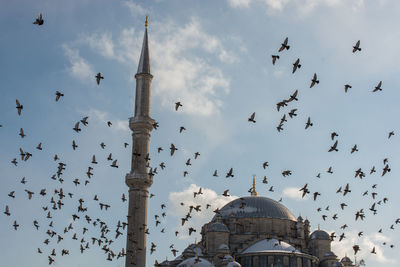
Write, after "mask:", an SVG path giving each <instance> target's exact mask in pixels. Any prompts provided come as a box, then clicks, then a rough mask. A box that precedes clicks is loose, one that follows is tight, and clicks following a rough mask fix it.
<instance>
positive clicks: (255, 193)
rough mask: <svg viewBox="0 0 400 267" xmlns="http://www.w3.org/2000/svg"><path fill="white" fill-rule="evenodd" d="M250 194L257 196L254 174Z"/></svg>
mask: <svg viewBox="0 0 400 267" xmlns="http://www.w3.org/2000/svg"><path fill="white" fill-rule="evenodd" d="M251 195H252V196H257V191H256V175H255V174H253V189H252V190H251Z"/></svg>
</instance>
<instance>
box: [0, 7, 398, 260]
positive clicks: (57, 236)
mask: <svg viewBox="0 0 400 267" xmlns="http://www.w3.org/2000/svg"><path fill="white" fill-rule="evenodd" d="M33 23H34V24H36V25H38V26H40V25H43V24H44V20H43V16H42V14H39V16H38V17H37V18H36V20H35V21H34V22H33ZM289 48H290V45H289V40H288V38H286V39H285V40H284V41H283V43H282V44H281V46H280V48H279V50H278V52H279V53H281V52H284V51H285V50H289ZM360 51H361V47H360V41H357V42H356V44H355V45H354V46H353V50H352V52H353V53H357V52H360ZM279 58H280V56H279V55H272V64H273V65H275V64H276V63H277V60H279ZM300 68H301V64H300V59H299V58H298V59H297V60H296V61H295V62H294V63H293V69H292V73H293V74H294V73H295V72H296V71H297V70H298V69H300ZM103 79H104V77H103V76H102V74H101V73H100V72H99V73H97V75H96V76H95V81H96V83H97V85H100V82H101V80H103ZM319 82H320V81H319V80H318V76H317V74H316V73H314V75H313V77H312V79H311V83H310V88H312V87H314V86H316V85H318V84H319ZM381 86H382V81H380V82H379V83H378V84H377V86H376V87H375V88H374V89H373V90H372V92H377V91H382V87H381ZM351 88H352V87H351V85H349V84H345V85H344V90H345V92H347V91H348V90H349V89H351ZM55 96H56V98H55V101H56V102H58V101H60V100H62V98H63V97H64V94H63V93H62V92H60V91H56V92H55ZM293 101H298V90H296V91H295V92H294V93H293V94H291V95H290V96H289V98H287V99H284V100H282V101H280V102H278V103H277V111H278V112H280V111H281V110H282V109H283V108H284V107H286V106H288V105H289V104H290V103H291V102H293ZM182 107H183V103H181V102H179V101H178V102H176V103H175V111H176V112H179V110H180V109H181V108H182ZM16 109H17V114H18V116H23V111H24V106H23V104H22V103H21V102H20V101H19V100H18V99H17V100H16ZM296 111H297V109H291V110H290V111H289V112H288V114H287V115H288V117H289V118H293V117H295V116H297V114H296ZM248 122H250V123H256V113H255V112H253V113H252V114H251V115H250V117H249V118H248ZM285 122H287V117H286V114H284V115H283V117H282V118H281V120H280V123H279V125H278V126H277V127H276V128H277V130H278V132H280V131H282V130H283V126H284V123H285ZM88 124H89V117H88V116H86V117H84V118H82V119H79V120H78V121H77V122H76V123H75V125H74V126H73V127H72V130H73V131H74V132H76V133H80V132H81V130H82V128H81V127H82V126H84V127H87V126H88ZM1 126H2V125H1ZM107 126H108V127H111V126H112V122H111V121H108V122H107ZM153 126H154V129H157V128H158V126H159V125H158V122H155V123H154V125H153ZM312 126H313V123H312V121H311V118H310V117H308V119H307V121H306V123H305V129H308V128H309V127H312ZM178 131H179V133H182V132H183V131H186V128H185V127H184V126H180V127H179V129H178ZM393 135H394V131H391V132H390V133H389V134H388V138H389V139H390V138H391V137H392V136H393ZM19 136H20V137H21V138H22V139H23V138H25V137H26V136H27V135H26V134H25V131H24V129H23V128H20V131H19ZM338 136H339V135H338V134H337V133H336V132H332V133H331V136H330V137H331V141H332V142H333V144H332V146H330V147H329V148H327V152H329V153H331V152H332V153H334V152H338V151H339V149H338V139H337V138H338ZM71 143H72V149H73V150H76V149H78V143H77V141H76V140H72V142H71ZM123 146H124V148H127V147H128V146H129V144H128V143H123ZM100 147H101V148H102V149H105V147H106V144H105V143H104V142H101V143H100ZM36 149H37V150H38V151H43V150H45V147H44V145H43V144H42V143H41V142H40V143H39V144H38V145H37V146H36ZM178 149H179V148H178V147H176V146H175V145H174V144H173V143H171V144H170V146H169V152H170V153H169V154H170V156H171V157H172V156H174V154H175V152H176V151H177V150H178ZM163 150H164V148H163V147H158V148H157V154H159V153H160V152H161V151H163ZM356 152H358V146H357V144H355V145H354V146H353V147H352V148H351V149H350V153H356ZM33 154H34V153H31V152H28V151H26V150H25V149H23V148H20V149H19V155H18V156H16V157H14V158H13V159H12V160H11V164H13V165H14V166H16V167H18V166H19V164H21V163H23V162H26V161H28V160H29V159H30V158H31V157H33ZM133 156H134V157H140V156H142V157H145V159H146V162H148V167H149V175H151V176H154V175H156V174H158V171H157V168H158V167H160V168H161V170H164V169H165V168H166V164H165V162H164V161H163V162H161V163H159V164H158V166H157V167H155V166H150V155H140V154H135V152H134V153H133ZM199 156H200V152H195V153H194V155H193V158H188V159H187V160H186V162H185V167H188V166H191V165H192V160H196V159H197V158H198V157H199ZM91 158H92V161H91V162H90V164H91V165H90V166H88V168H87V172H86V178H85V179H82V178H81V179H79V178H75V179H73V180H71V181H68V182H71V183H73V185H74V187H79V186H87V185H88V184H89V183H90V181H91V178H92V177H93V175H94V173H93V172H92V171H93V170H94V166H95V165H97V164H98V162H97V158H96V155H92V156H91ZM53 159H54V161H55V162H57V164H58V167H57V169H56V170H55V173H54V175H52V177H51V179H52V180H54V181H56V182H59V183H60V187H58V188H55V189H54V190H49V189H48V188H43V189H41V190H40V191H39V192H33V191H30V190H28V189H27V188H24V192H25V193H26V196H27V200H28V201H29V200H31V199H32V198H34V197H36V196H37V195H39V196H38V197H42V198H45V197H46V196H47V201H48V202H47V203H46V204H44V205H43V206H42V207H41V209H42V210H43V212H44V214H45V215H44V216H45V218H46V220H47V222H46V224H44V223H39V221H38V220H37V219H34V220H33V221H32V226H33V229H35V230H37V231H44V232H45V233H46V234H47V235H48V237H47V238H46V239H45V240H43V242H42V245H41V246H40V245H39V246H38V247H37V248H36V250H37V253H39V254H43V251H44V249H43V246H46V248H47V249H46V251H48V253H47V258H48V262H49V264H50V265H51V264H53V263H54V262H55V261H56V257H57V255H59V256H65V255H69V253H70V251H69V250H68V249H66V248H63V249H61V250H60V251H56V249H55V248H51V244H59V243H60V242H62V241H63V240H64V239H65V238H67V235H68V234H69V235H70V238H72V239H73V240H75V241H76V242H77V245H78V246H79V250H80V252H81V253H85V251H87V250H88V249H89V248H91V247H95V246H96V247H99V248H100V249H101V250H102V251H104V253H105V254H106V255H107V256H106V259H107V260H108V261H112V260H114V258H117V259H118V258H121V257H124V256H125V255H126V252H125V251H124V249H123V248H122V249H121V250H120V251H114V250H113V249H112V244H113V243H114V242H115V240H117V239H118V238H120V236H123V235H124V234H125V233H124V231H125V229H127V227H126V226H127V222H125V221H121V220H118V221H117V222H116V223H115V227H112V226H111V225H109V224H107V223H106V222H105V221H104V220H102V219H101V218H94V217H92V216H90V213H89V211H88V208H87V206H85V203H87V202H89V201H95V202H97V203H98V205H99V209H100V210H103V211H107V210H108V209H110V208H111V205H110V204H109V203H106V202H104V201H101V200H100V198H99V196H98V195H94V196H93V197H90V196H89V194H88V195H87V198H86V199H83V198H79V199H76V197H75V196H74V194H75V193H74V192H73V191H72V190H71V191H70V192H66V190H64V189H63V187H62V184H63V182H64V181H65V179H64V177H63V173H64V171H65V170H66V166H67V165H68V164H67V163H65V162H63V161H61V159H60V157H59V156H58V155H57V154H55V155H54V157H53ZM107 161H109V162H110V164H109V166H110V167H112V168H118V161H117V159H115V158H113V155H112V153H109V155H108V157H107ZM261 167H262V168H263V169H266V168H268V167H269V164H268V162H263V163H262V166H261ZM377 171H378V170H377V168H376V167H375V166H372V167H371V169H370V170H368V171H367V170H362V169H361V168H358V169H356V170H355V173H354V177H355V178H357V177H358V178H360V179H363V178H364V177H365V176H366V173H369V175H373V174H374V173H376V172H377ZM390 171H391V168H390V165H389V159H388V158H385V159H383V165H382V168H381V176H385V175H386V174H387V173H389V172H390ZM218 172H219V171H218V170H214V171H213V172H212V177H219V174H218ZM327 173H329V174H332V173H333V170H332V167H329V169H328V170H327ZM291 174H292V171H291V170H284V171H283V172H282V176H283V177H287V176H290V175H291ZM187 175H188V171H187V170H184V171H183V176H184V177H186V176H187ZM224 177H225V178H233V177H235V175H234V169H233V168H230V169H229V170H227V172H226V174H225V175H224ZM316 177H317V178H321V173H318V174H317V175H316ZM261 181H262V183H263V184H268V179H267V177H266V176H264V178H263V179H262V180H261ZM20 183H21V184H23V185H25V184H26V183H27V179H26V177H23V178H22V179H21V180H20ZM377 186H378V185H377V184H374V185H373V186H372V188H371V189H368V190H366V191H365V192H363V194H362V195H363V196H364V197H368V196H370V197H371V198H372V201H373V203H372V205H371V206H369V207H364V208H361V209H359V210H357V211H356V212H355V214H354V219H355V221H357V220H364V219H365V218H366V212H367V211H368V210H369V211H370V212H371V213H372V214H373V215H376V214H377V212H378V208H379V206H382V205H384V204H386V203H387V202H388V201H389V198H388V197H387V196H384V197H382V198H378V196H377V195H378V193H377V192H376V188H377ZM269 191H270V192H274V189H273V186H270V188H269ZM249 192H252V188H250V189H249ZM351 192H352V188H351V186H350V183H346V184H345V185H341V186H340V187H339V188H338V189H337V190H336V194H342V196H343V197H345V196H346V195H347V194H350V193H351ZM299 193H301V195H302V197H306V196H307V195H309V194H310V195H312V199H313V200H314V201H317V200H318V197H319V196H320V195H321V194H322V192H317V191H315V192H312V191H311V188H310V186H309V184H308V183H306V184H304V186H303V187H302V188H300V189H299ZM18 194H19V192H17V191H16V190H12V191H10V193H9V194H8V197H9V198H10V200H11V199H15V198H16V196H17V195H18ZM202 194H203V189H202V188H201V187H200V188H199V189H198V190H196V191H194V192H193V199H195V198H196V197H197V196H199V195H202ZM221 195H223V196H225V197H228V196H230V194H229V189H226V190H224V192H223V193H222V194H221ZM152 197H154V194H152V193H151V194H150V198H152ZM89 198H90V199H89ZM67 201H71V202H74V203H75V204H76V212H73V214H71V218H72V220H73V222H71V223H69V224H68V225H62V226H59V225H56V223H55V222H54V220H53V216H54V214H55V213H57V212H62V211H61V210H63V206H64V205H65V202H67ZM121 201H122V202H126V201H127V198H126V196H125V194H124V193H123V194H122V196H121ZM280 201H282V198H281V199H280ZM180 205H181V206H187V214H186V215H185V216H184V217H182V218H181V226H184V225H185V223H186V222H188V221H189V220H190V219H191V218H192V214H193V212H196V213H197V212H201V211H202V208H204V207H202V206H201V205H187V204H186V203H183V202H181V203H180ZM347 206H348V205H347V203H346V202H345V201H344V200H343V202H341V203H340V209H341V210H345V209H346V207H347ZM160 207H161V214H155V215H154V223H155V226H156V227H158V226H159V225H161V224H162V222H161V220H160V218H165V217H166V216H167V214H166V211H165V210H164V209H165V208H166V204H165V203H162V204H161V205H160ZM209 208H212V209H213V211H214V212H215V213H219V207H212V203H207V204H206V206H205V209H209ZM240 208H245V203H244V202H243V205H242V206H241V207H240ZM329 208H330V207H329V206H326V207H322V206H321V207H319V208H318V209H317V212H318V213H323V214H322V215H321V217H322V219H323V220H327V219H328V218H329V217H331V218H332V220H336V219H338V217H339V214H337V213H335V214H333V215H328V213H327V212H328V211H329ZM12 212H13V211H12V210H11V209H10V207H9V205H8V204H6V205H5V207H4V212H3V214H4V215H5V216H7V217H10V218H13V213H12ZM78 220H80V221H82V222H81V224H82V225H83V226H82V228H81V229H78V227H77V226H75V222H77V221H78ZM11 222H12V223H11V227H12V229H14V230H15V231H17V230H18V229H19V227H20V224H19V223H18V221H17V219H16V218H13V219H11ZM83 222H85V224H84V223H83ZM399 223H400V218H397V219H396V220H395V221H394V222H393V224H391V225H390V226H388V229H390V230H394V227H395V225H396V224H399ZM55 227H58V229H59V230H55ZM348 227H349V225H347V224H344V225H342V226H341V227H340V228H341V230H343V231H344V230H345V229H346V228H348ZM60 229H61V230H60ZM89 229H90V231H89ZM143 230H144V231H145V232H146V233H147V234H150V230H149V228H148V227H147V225H144V226H143ZM187 231H188V234H189V235H191V234H192V233H193V232H198V229H195V228H193V227H188V228H187ZM88 232H91V233H92V236H88ZM93 232H95V233H96V234H95V235H93ZM160 232H161V233H165V228H162V229H161V231H160ZM378 232H379V233H382V232H383V229H382V228H381V229H379V230H378ZM131 234H132V233H126V235H128V236H129V235H131ZM178 234H179V231H175V236H178ZM338 235H339V236H338V240H339V241H342V240H343V239H345V238H346V236H345V233H344V232H342V233H341V234H338ZM362 236H363V231H359V232H358V237H362ZM331 238H332V240H334V239H335V238H337V235H336V233H335V232H333V233H331ZM382 245H387V244H386V243H383V244H382ZM388 245H389V247H390V248H394V244H388ZM156 247H157V245H156V244H155V243H154V242H151V245H150V253H153V252H155V251H156ZM169 248H170V250H171V252H172V254H173V255H174V257H176V255H177V253H178V252H179V251H178V250H177V249H176V248H175V247H174V244H171V245H170V247H169ZM139 249H140V248H139ZM353 250H354V254H355V255H356V254H357V253H358V252H359V251H360V250H361V248H360V245H358V244H354V246H353ZM370 253H372V254H376V248H375V247H373V249H372V250H371V251H370ZM155 265H156V266H157V265H159V264H158V261H156V262H155Z"/></svg>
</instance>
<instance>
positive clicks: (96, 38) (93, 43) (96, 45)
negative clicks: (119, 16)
mask: <svg viewBox="0 0 400 267" xmlns="http://www.w3.org/2000/svg"><path fill="white" fill-rule="evenodd" d="M83 39H84V40H82V41H83V42H86V43H88V44H89V46H90V47H91V48H92V49H93V50H95V51H97V52H98V53H99V54H101V55H102V56H104V57H108V58H112V57H114V43H113V41H112V37H111V33H102V34H98V33H95V34H93V35H90V36H83Z"/></svg>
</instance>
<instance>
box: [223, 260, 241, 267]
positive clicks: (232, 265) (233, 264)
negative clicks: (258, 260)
mask: <svg viewBox="0 0 400 267" xmlns="http://www.w3.org/2000/svg"><path fill="white" fill-rule="evenodd" d="M226 267H242V265H240V263H239V262H236V261H231V262H230V263H228V264H227V265H226Z"/></svg>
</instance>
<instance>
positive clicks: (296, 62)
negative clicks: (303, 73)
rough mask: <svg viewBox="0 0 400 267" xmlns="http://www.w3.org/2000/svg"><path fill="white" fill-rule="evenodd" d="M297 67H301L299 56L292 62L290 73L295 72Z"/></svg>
mask: <svg viewBox="0 0 400 267" xmlns="http://www.w3.org/2000/svg"><path fill="white" fill-rule="evenodd" d="M297 68H299V69H300V68H301V64H300V58H298V59H297V60H296V61H295V62H294V63H293V70H292V73H295V72H296V70H297Z"/></svg>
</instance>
